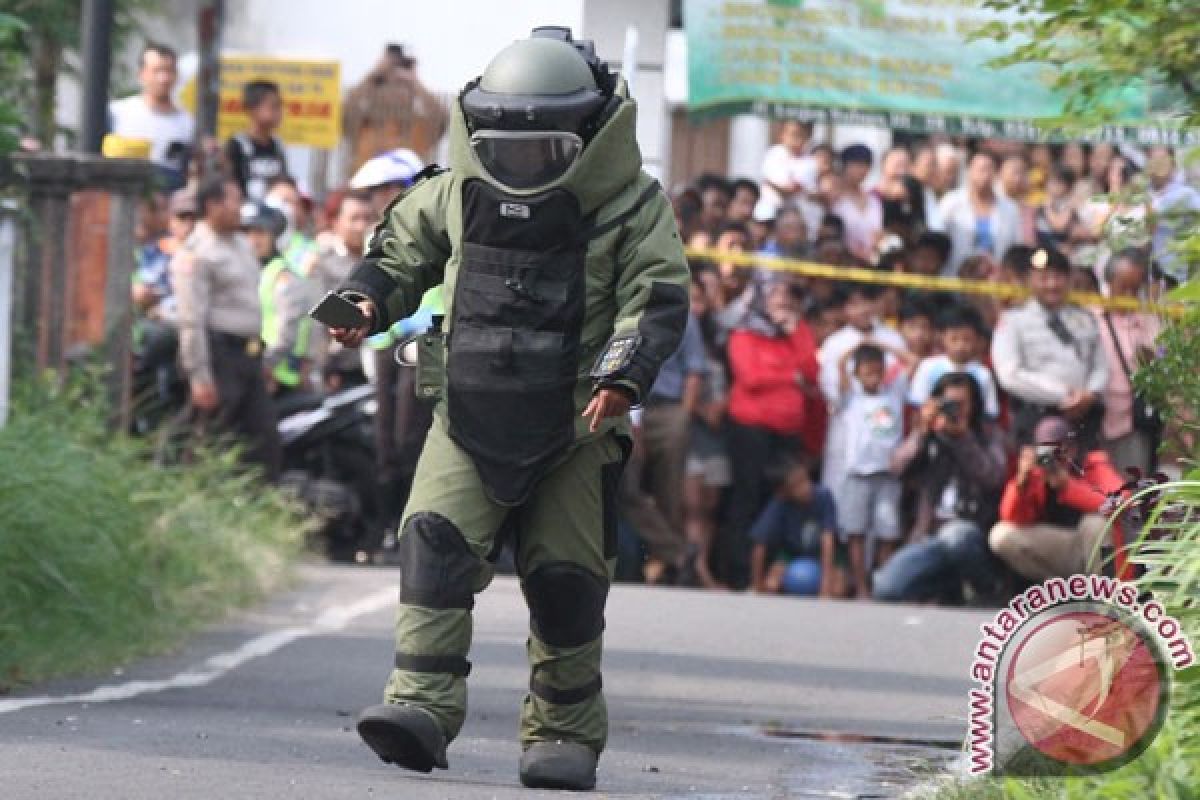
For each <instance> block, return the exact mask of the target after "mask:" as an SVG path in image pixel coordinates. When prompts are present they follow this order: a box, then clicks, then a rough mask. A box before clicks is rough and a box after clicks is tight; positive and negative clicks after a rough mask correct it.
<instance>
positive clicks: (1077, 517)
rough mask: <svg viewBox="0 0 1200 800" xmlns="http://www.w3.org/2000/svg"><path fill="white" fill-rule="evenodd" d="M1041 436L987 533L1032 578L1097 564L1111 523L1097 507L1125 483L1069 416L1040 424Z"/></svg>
mask: <svg viewBox="0 0 1200 800" xmlns="http://www.w3.org/2000/svg"><path fill="white" fill-rule="evenodd" d="M1034 441H1035V442H1037V444H1036V445H1025V446H1024V447H1022V448H1021V454H1020V456H1019V458H1018V460H1017V473H1016V475H1014V476H1013V477H1012V479H1011V480H1009V482H1008V485H1007V486H1005V487H1004V496H1003V497H1002V498H1001V500H1000V521H999V522H997V523H996V525H995V526H994V527H993V528H992V531H991V533H990V534H988V543H989V544H990V545H991V547H992V552H993V553H995V554H996V555H997V556H998V557H999V558H1000V559H1001V560H1002V561H1004V563H1006V564H1008V566H1009V567H1011V568H1012V569H1013V571H1015V572H1017V573H1018V574H1020V575H1022V576H1023V577H1025V578H1027V579H1028V580H1031V581H1042V580H1045V579H1047V578H1053V577H1067V576H1069V575H1074V574H1077V573H1082V572H1084V571H1085V570H1087V569H1088V568H1089V567H1093V568H1094V567H1095V566H1096V564H1097V562H1096V561H1095V559H1094V558H1093V556H1094V555H1095V552H1096V547H1097V545H1098V544H1099V543H1100V540H1101V539H1102V538H1103V537H1104V534H1105V531H1106V528H1107V524H1108V522H1107V520H1106V519H1105V518H1104V517H1103V516H1101V515H1100V513H1098V512H1099V511H1100V509H1101V507H1103V505H1104V502H1105V500H1106V499H1107V497H1108V495H1109V494H1110V493H1112V492H1116V491H1119V490H1120V488H1121V486H1122V485H1123V484H1124V483H1125V481H1124V479H1123V478H1122V477H1121V476H1120V475H1119V474H1117V471H1116V470H1115V469H1113V466H1112V462H1110V461H1109V460H1108V454H1107V453H1105V452H1104V451H1103V450H1092V451H1088V452H1084V453H1080V451H1079V448H1078V445H1077V444H1076V441H1075V440H1074V439H1073V438H1072V437H1071V435H1070V424H1069V423H1068V422H1067V421H1066V420H1065V419H1063V418H1062V417H1057V416H1047V417H1044V418H1043V419H1042V420H1041V421H1039V422H1038V424H1037V427H1036V428H1035V430H1034ZM1080 455H1082V457H1083V462H1082V465H1081V466H1079V467H1077V466H1076V465H1075V463H1074V462H1075V459H1076V458H1077V457H1079V456H1080ZM1093 571H1094V569H1093Z"/></svg>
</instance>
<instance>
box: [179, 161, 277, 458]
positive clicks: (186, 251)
mask: <svg viewBox="0 0 1200 800" xmlns="http://www.w3.org/2000/svg"><path fill="white" fill-rule="evenodd" d="M241 205H242V190H241V189H240V188H238V185H237V184H236V183H234V182H233V181H232V180H229V179H213V180H209V181H208V182H207V183H205V184H203V185H201V186H200V188H199V189H198V190H197V192H196V206H197V208H198V209H200V213H201V221H200V223H199V224H197V225H196V230H195V231H193V233H192V235H191V236H189V237H188V240H187V242H186V243H185V244H184V246H183V248H181V249H180V251H179V252H178V253H176V255H175V257H174V258H173V259H171V282H172V284H173V285H174V287H175V295H176V297H177V298H178V301H179V360H180V364H181V366H182V367H183V371H184V374H185V375H186V377H187V380H188V384H189V387H190V390H191V393H190V399H189V402H188V406H187V408H186V409H185V411H184V416H183V418H182V421H183V422H184V423H185V424H187V425H188V426H189V427H190V428H191V429H192V431H193V432H194V433H197V434H201V435H203V434H206V433H211V432H213V431H221V432H235V433H237V434H239V435H241V436H243V437H245V438H246V439H247V440H248V442H249V445H250V446H249V449H248V450H247V451H246V456H247V458H248V459H249V460H251V461H254V462H255V463H258V464H260V465H261V466H262V467H263V468H264V469H265V470H266V474H267V476H268V478H271V479H274V478H275V477H276V476H277V475H278V473H279V466H280V443H279V433H278V432H277V430H276V428H275V409H274V408H273V407H272V405H271V399H270V396H269V395H268V393H267V384H266V379H265V375H264V370H263V361H262V350H263V348H262V341H261V340H260V339H259V334H260V333H261V331H262V313H261V309H260V306H259V299H258V287H259V264H258V259H257V258H256V257H255V255H254V252H253V251H252V250H251V249H250V244H249V243H248V242H247V241H246V239H245V237H243V236H242V235H241V234H240V233H239V232H238V226H239V224H240V223H241Z"/></svg>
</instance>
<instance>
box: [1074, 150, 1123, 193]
mask: <svg viewBox="0 0 1200 800" xmlns="http://www.w3.org/2000/svg"><path fill="white" fill-rule="evenodd" d="M1116 157H1117V148H1116V147H1114V146H1113V145H1112V144H1110V143H1109V142H1096V143H1095V144H1093V145H1092V150H1091V152H1090V153H1088V157H1087V174H1086V175H1082V176H1080V178H1079V180H1078V181H1077V182H1076V184H1075V203H1074V205H1075V208H1077V209H1079V208H1083V206H1085V205H1086V204H1088V203H1090V202H1092V199H1093V198H1094V197H1095V196H1096V195H1098V194H1103V193H1104V192H1105V186H1106V185H1107V184H1108V168H1109V166H1110V165H1111V164H1112V162H1113V159H1114V158H1116Z"/></svg>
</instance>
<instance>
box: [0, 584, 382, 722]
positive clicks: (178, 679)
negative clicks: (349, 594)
mask: <svg viewBox="0 0 1200 800" xmlns="http://www.w3.org/2000/svg"><path fill="white" fill-rule="evenodd" d="M395 602H396V590H395V589H394V588H391V589H381V590H379V591H378V592H375V593H374V594H371V595H368V596H367V597H364V598H363V599H362V600H359V601H358V602H355V603H350V604H348V605H344V606H333V607H332V608H327V609H325V610H324V611H322V612H321V613H320V614H319V615H318V616H317V618H316V619H315V620H313V621H312V624H310V625H304V626H299V627H292V628H283V629H281V630H277V631H271V632H270V633H264V634H263V635H262V636H256V637H255V638H253V639H251V640H250V641H248V642H246V643H245V644H243V645H242V646H241V647H239V648H237V649H236V650H230V651H229V652H226V653H218V654H217V655H215V656H212V657H211V658H209V659H208V660H206V661H205V662H204V663H203V664H202V665H200V666H198V667H194V668H192V669H190V670H186V671H184V672H180V673H178V674H176V675H173V676H171V677H170V678H164V679H161V680H154V681H128V682H126V683H121V684H115V685H110V686H99V687H97V688H95V689H93V690H92V691H90V692H83V693H81V694H68V695H60V696H57V697H54V696H51V695H38V696H33V697H12V698H8V699H0V714H7V713H9V712H12V711H22V710H24V709H26V708H37V707H39V706H53V705H63V704H68V703H108V702H112V701H113V700H128V699H129V698H131V697H137V696H139V695H143V694H151V693H153V692H163V691H166V690H168V689H191V688H195V687H197V686H207V685H208V684H210V683H212V682H213V681H215V680H216V679H217V678H220V677H221V676H222V675H225V674H226V673H228V672H230V671H231V670H235V669H237V668H238V667H240V666H242V665H243V664H245V663H247V662H248V661H253V660H254V659H256V658H262V657H263V656H267V655H270V654H271V653H274V652H275V651H276V650H278V649H280V648H281V647H284V646H286V645H289V644H291V643H292V642H294V641H297V640H299V639H306V638H308V637H310V636H320V635H321V634H325V633H330V632H332V631H338V630H341V629H342V628H345V627H346V626H347V625H349V624H350V623H351V622H352V621H354V620H355V619H357V618H358V617H361V616H363V615H365V614H371V613H374V612H376V611H379V610H381V609H384V608H386V607H388V606H390V605H392V604H394V603H395Z"/></svg>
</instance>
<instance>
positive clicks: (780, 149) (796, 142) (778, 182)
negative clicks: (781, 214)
mask: <svg viewBox="0 0 1200 800" xmlns="http://www.w3.org/2000/svg"><path fill="white" fill-rule="evenodd" d="M812 132H813V128H812V123H809V122H798V121H796V120H786V121H785V122H784V123H783V124H782V125H781V126H780V128H779V142H778V143H777V144H775V145H773V146H771V147H769V148H767V152H766V155H764V156H763V163H762V198H761V199H760V200H759V205H760V207H761V208H762V211H763V213H764V214H769V215H772V216H773V215H774V214H775V213H776V212H777V211H778V210H779V207H780V206H782V205H783V204H784V203H786V202H788V201H790V200H794V199H796V198H797V197H801V196H803V195H805V194H813V193H815V192H816V191H817V162H816V159H815V158H813V156H812V155H810V154H809V153H808V146H809V142H811V141H812Z"/></svg>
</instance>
